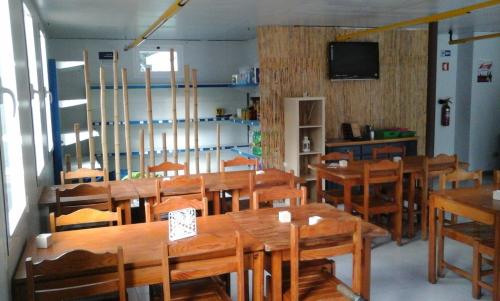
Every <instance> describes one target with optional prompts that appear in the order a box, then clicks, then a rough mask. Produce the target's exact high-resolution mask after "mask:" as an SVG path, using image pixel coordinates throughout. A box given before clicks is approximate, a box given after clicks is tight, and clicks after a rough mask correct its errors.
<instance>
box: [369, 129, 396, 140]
mask: <svg viewBox="0 0 500 301" xmlns="http://www.w3.org/2000/svg"><path fill="white" fill-rule="evenodd" d="M399 134H400V132H399V131H392V130H376V131H375V138H376V139H393V138H398V137H399Z"/></svg>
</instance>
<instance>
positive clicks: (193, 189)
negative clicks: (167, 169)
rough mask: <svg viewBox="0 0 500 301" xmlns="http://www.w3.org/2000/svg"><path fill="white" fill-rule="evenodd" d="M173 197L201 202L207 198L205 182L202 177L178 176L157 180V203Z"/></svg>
mask: <svg viewBox="0 0 500 301" xmlns="http://www.w3.org/2000/svg"><path fill="white" fill-rule="evenodd" d="M172 196H182V197H184V198H189V199H198V200H201V199H203V198H204V197H206V195H205V180H204V179H203V177H201V176H199V177H194V176H177V177H172V178H167V179H157V180H156V201H155V203H161V202H162V201H163V199H165V198H169V197H172Z"/></svg>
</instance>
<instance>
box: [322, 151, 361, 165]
mask: <svg viewBox="0 0 500 301" xmlns="http://www.w3.org/2000/svg"><path fill="white" fill-rule="evenodd" d="M340 160H347V161H354V154H353V153H352V152H331V153H328V154H326V155H321V154H318V162H324V163H327V162H330V161H340Z"/></svg>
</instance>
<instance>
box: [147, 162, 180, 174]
mask: <svg viewBox="0 0 500 301" xmlns="http://www.w3.org/2000/svg"><path fill="white" fill-rule="evenodd" d="M169 171H172V172H179V171H182V172H184V175H188V174H189V170H188V166H187V164H179V163H173V162H169V161H165V162H163V163H160V164H158V165H154V166H148V174H150V173H157V172H163V175H164V176H165V177H166V176H168V172H169Z"/></svg>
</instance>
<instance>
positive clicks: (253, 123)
mask: <svg viewBox="0 0 500 301" xmlns="http://www.w3.org/2000/svg"><path fill="white" fill-rule="evenodd" d="M198 120H199V122H217V121H230V122H232V123H235V124H241V125H246V126H251V127H258V126H260V122H259V120H243V119H237V118H236V119H233V118H231V117H205V118H199V119H198ZM173 122H174V121H173V120H172V119H155V120H153V124H172V123H173ZM177 122H178V123H185V122H186V120H185V119H177ZM191 122H193V120H191ZM118 124H119V125H125V121H118ZM129 124H130V125H145V124H148V121H147V120H130V122H129ZM92 125H98V126H100V125H101V122H100V121H94V122H92ZM106 125H114V122H113V121H107V122H106Z"/></svg>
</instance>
